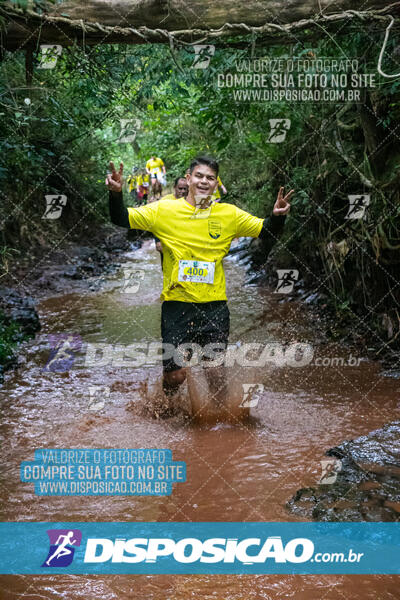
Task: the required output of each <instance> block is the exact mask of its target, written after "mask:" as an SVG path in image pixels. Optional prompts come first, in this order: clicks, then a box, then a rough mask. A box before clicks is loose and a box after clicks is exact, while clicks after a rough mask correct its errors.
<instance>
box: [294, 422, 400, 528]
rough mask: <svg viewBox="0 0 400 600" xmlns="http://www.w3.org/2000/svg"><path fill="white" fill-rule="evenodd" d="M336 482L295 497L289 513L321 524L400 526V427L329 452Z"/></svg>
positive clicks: (386, 428)
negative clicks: (382, 523) (336, 462)
mask: <svg viewBox="0 0 400 600" xmlns="http://www.w3.org/2000/svg"><path fill="white" fill-rule="evenodd" d="M326 455H327V456H330V457H333V458H334V459H339V460H340V461H341V469H340V470H339V471H338V472H337V473H336V475H337V476H336V480H335V481H334V482H333V483H331V484H329V485H327V484H319V485H317V486H316V487H312V488H303V489H300V490H298V491H297V492H296V494H295V495H294V496H293V498H292V499H291V500H290V501H289V502H288V504H287V507H288V508H289V510H290V511H291V512H293V513H296V514H299V515H302V516H303V517H307V518H311V519H314V520H317V521H397V520H398V518H399V514H400V421H394V422H392V423H389V424H387V425H385V426H384V427H382V428H381V429H377V430H376V431H372V432H371V433H369V434H368V435H364V436H361V437H359V438H357V439H355V440H350V441H345V442H343V444H340V446H336V447H335V448H331V449H330V450H328V451H327V452H326Z"/></svg>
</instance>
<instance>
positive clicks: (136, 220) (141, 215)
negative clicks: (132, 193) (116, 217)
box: [128, 202, 158, 231]
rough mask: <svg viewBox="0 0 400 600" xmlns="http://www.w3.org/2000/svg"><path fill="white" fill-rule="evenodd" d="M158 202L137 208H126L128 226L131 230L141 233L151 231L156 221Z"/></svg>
mask: <svg viewBox="0 0 400 600" xmlns="http://www.w3.org/2000/svg"><path fill="white" fill-rule="evenodd" d="M157 212H158V202H152V203H151V204H146V206H139V207H138V208H132V207H131V206H129V207H128V216H129V224H130V226H131V229H142V230H143V231H152V230H153V227H154V223H155V221H156V219H157Z"/></svg>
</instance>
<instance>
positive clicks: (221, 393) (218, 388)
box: [204, 364, 228, 406]
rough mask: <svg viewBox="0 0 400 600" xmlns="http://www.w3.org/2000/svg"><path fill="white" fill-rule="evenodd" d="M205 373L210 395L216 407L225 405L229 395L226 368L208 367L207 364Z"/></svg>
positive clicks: (222, 366)
mask: <svg viewBox="0 0 400 600" xmlns="http://www.w3.org/2000/svg"><path fill="white" fill-rule="evenodd" d="M204 371H205V374H206V378H207V382H208V386H209V389H210V394H211V395H212V401H213V402H214V404H215V405H216V406H221V405H222V406H223V405H225V404H226V400H227V395H228V380H227V373H226V368H225V366H224V365H221V366H219V367H207V364H205V366H204Z"/></svg>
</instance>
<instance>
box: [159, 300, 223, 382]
mask: <svg viewBox="0 0 400 600" xmlns="http://www.w3.org/2000/svg"><path fill="white" fill-rule="evenodd" d="M161 336H162V341H163V343H164V344H172V345H173V346H174V347H175V348H177V347H178V346H180V345H181V344H190V343H192V344H198V345H199V346H201V347H204V346H206V345H207V344H218V345H219V346H218V348H220V349H221V350H222V349H226V347H227V345H228V337H229V309H228V306H227V303H226V300H216V301H214V302H204V303H196V302H178V301H176V300H167V301H165V302H163V304H162V307H161ZM175 358H176V357H175V356H173V357H172V358H171V357H170V356H168V354H167V356H166V358H163V367H164V371H176V370H177V369H180V368H181V367H182V364H180V365H179V364H177V363H176V362H175V360H174V359H175Z"/></svg>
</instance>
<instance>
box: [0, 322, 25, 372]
mask: <svg viewBox="0 0 400 600" xmlns="http://www.w3.org/2000/svg"><path fill="white" fill-rule="evenodd" d="M23 339H24V336H23V334H22V331H21V326H20V325H19V324H18V323H16V322H15V321H11V322H10V321H9V320H8V319H7V318H6V317H5V316H4V314H3V313H2V312H0V378H1V368H2V366H8V365H9V364H10V363H11V362H12V361H13V360H14V350H15V347H16V346H17V344H18V343H19V342H21V341H22V340H23Z"/></svg>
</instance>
